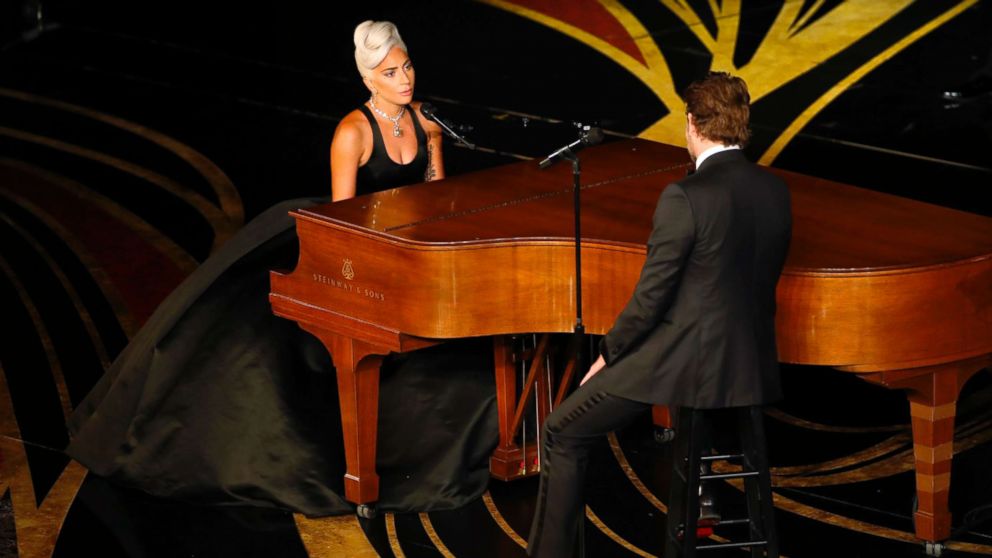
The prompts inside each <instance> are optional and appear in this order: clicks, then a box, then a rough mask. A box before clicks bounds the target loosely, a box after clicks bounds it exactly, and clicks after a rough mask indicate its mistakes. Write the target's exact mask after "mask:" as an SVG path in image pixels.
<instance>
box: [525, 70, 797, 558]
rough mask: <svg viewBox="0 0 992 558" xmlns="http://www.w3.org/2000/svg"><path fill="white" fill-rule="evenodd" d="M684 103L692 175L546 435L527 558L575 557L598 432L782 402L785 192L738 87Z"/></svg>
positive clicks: (667, 193) (735, 82)
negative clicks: (756, 149)
mask: <svg viewBox="0 0 992 558" xmlns="http://www.w3.org/2000/svg"><path fill="white" fill-rule="evenodd" d="M683 98H684V100H685V102H686V120H687V122H686V142H687V144H688V150H689V155H690V157H692V159H693V161H695V164H696V171H695V172H694V173H692V174H690V175H689V176H687V177H686V178H685V179H683V180H680V181H679V182H676V183H672V184H669V185H668V186H667V187H666V188H665V190H664V192H662V194H661V197H660V199H659V200H658V205H657V207H656V209H655V212H654V219H653V225H654V228H653V230H652V231H651V237H650V238H649V239H648V250H647V259H646V260H645V262H644V267H643V269H642V270H641V276H640V279H639V280H638V282H637V286H636V287H635V289H634V294H633V296H632V297H631V299H630V301H629V302H628V303H627V306H626V307H625V308H624V309H623V311H622V312H621V313H620V315H619V316H618V317H617V320H616V322H615V323H614V325H613V328H612V329H611V330H610V331H609V333H607V335H606V336H605V337H604V338H603V340H602V343H601V344H600V353H601V354H600V356H599V358H598V359H597V360H596V362H595V363H594V364H593V365H592V367H590V369H589V372H588V373H587V374H586V376H585V377H584V378H583V380H582V386H581V387H580V388H579V389H578V390H576V391H575V393H573V394H572V395H571V396H570V397H569V398H568V399H567V400H565V401H564V402H563V403H562V404H561V405H560V406H559V407H558V408H557V409H555V411H554V412H553V413H552V414H551V415H550V416H549V417H548V420H547V421H546V423H545V425H544V429H543V432H542V446H541V459H542V460H541V486H540V490H539V494H538V502H537V509H536V512H535V515H534V523H533V527H532V528H531V534H530V544H529V546H528V549H527V551H528V554H529V555H531V556H538V557H552V556H554V557H569V556H571V555H572V547H573V545H574V540H575V535H576V528H577V526H578V521H579V519H580V517H582V515H581V512H582V509H583V498H582V488H583V484H584V481H585V469H586V463H587V461H588V453H589V450H590V448H591V447H592V446H593V445H594V444H595V443H596V441H597V440H598V439H599V437H600V436H603V435H605V434H608V433H609V432H611V431H613V430H615V429H617V428H619V427H621V426H624V425H626V424H628V423H629V422H631V421H632V420H634V418H635V417H636V416H637V415H639V414H641V413H642V412H644V411H645V410H647V409H649V408H650V407H651V405H652V404H671V405H686V406H690V407H696V408H720V407H736V406H743V405H756V404H762V403H766V402H769V401H772V400H775V399H778V398H780V397H781V396H782V390H781V387H780V384H779V370H778V359H777V350H776V346H775V285H776V283H777V282H778V277H779V274H780V273H781V271H782V266H783V264H784V262H785V256H786V252H787V250H788V246H789V239H790V237H791V230H792V213H791V204H790V200H789V191H788V189H787V188H786V186H785V183H784V182H783V181H782V180H781V179H779V178H777V177H776V176H774V175H772V174H770V173H768V172H767V171H765V170H762V169H761V168H759V167H758V166H757V165H755V164H753V163H750V162H748V161H747V159H745V157H744V155H743V153H742V152H741V150H740V148H741V146H742V145H744V144H745V143H746V142H747V139H748V137H749V131H748V119H749V115H750V96H749V94H748V92H747V85H746V84H745V83H744V81H743V80H741V79H740V78H737V77H733V76H731V75H729V74H726V73H722V72H711V73H710V74H709V75H707V76H706V77H705V78H703V79H701V80H699V81H697V82H694V83H692V84H691V85H690V86H689V87H688V88H687V89H686V92H685V93H684V95H683Z"/></svg>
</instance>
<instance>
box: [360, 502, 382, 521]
mask: <svg viewBox="0 0 992 558" xmlns="http://www.w3.org/2000/svg"><path fill="white" fill-rule="evenodd" d="M355 512H356V513H357V514H358V517H361V518H362V519H375V518H376V516H377V515H379V508H377V507H376V506H375V504H358V509H357V510H355Z"/></svg>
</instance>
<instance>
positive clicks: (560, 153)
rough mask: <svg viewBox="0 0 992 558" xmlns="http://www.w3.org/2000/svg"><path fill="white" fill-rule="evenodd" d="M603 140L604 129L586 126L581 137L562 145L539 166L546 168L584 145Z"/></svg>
mask: <svg viewBox="0 0 992 558" xmlns="http://www.w3.org/2000/svg"><path fill="white" fill-rule="evenodd" d="M602 141H603V130H601V129H599V128H595V127H592V128H590V127H588V126H586V127H585V128H584V129H583V131H582V134H581V135H580V136H579V139H577V140H575V141H573V142H572V143H570V144H568V145H566V146H564V147H562V148H561V149H559V150H557V151H555V152H554V153H552V154H551V155H548V156H547V157H545V158H544V160H543V161H541V162H540V163H538V165H537V166H539V167H540V168H542V169H546V168H548V167H550V166H551V165H553V164H555V163H556V162H558V160H559V159H562V158H565V157H569V156H573V155H574V154H575V153H577V152H578V151H579V150H580V149H582V148H584V147H589V146H590V145H596V144H598V143H600V142H602Z"/></svg>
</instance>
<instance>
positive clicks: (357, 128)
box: [331, 109, 372, 153]
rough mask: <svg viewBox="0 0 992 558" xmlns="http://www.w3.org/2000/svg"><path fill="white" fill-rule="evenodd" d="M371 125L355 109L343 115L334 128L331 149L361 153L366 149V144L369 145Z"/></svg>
mask: <svg viewBox="0 0 992 558" xmlns="http://www.w3.org/2000/svg"><path fill="white" fill-rule="evenodd" d="M371 138H372V127H371V126H370V125H369V121H368V119H367V118H365V115H364V114H362V111H360V110H358V109H356V110H353V111H351V112H349V113H348V114H346V115H345V117H344V118H342V119H341V122H338V125H337V128H335V129H334V139H333V140H331V150H332V151H338V152H352V153H361V152H363V151H365V150H366V144H369V145H371V143H372V141H371Z"/></svg>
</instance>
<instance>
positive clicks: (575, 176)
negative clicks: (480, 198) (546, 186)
mask: <svg viewBox="0 0 992 558" xmlns="http://www.w3.org/2000/svg"><path fill="white" fill-rule="evenodd" d="M561 157H562V159H565V160H567V161H571V162H572V205H573V207H574V214H575V327H574V329H573V334H574V336H575V337H574V341H575V369H576V371H578V374H576V378H582V374H584V371H585V362H584V360H585V359H584V358H583V356H584V353H583V351H582V346H583V343H584V341H585V334H586V327H585V325H584V324H583V323H582V201H581V196H580V193H581V191H582V166H581V165H580V164H579V156H578V155H577V154H575V153H573V152H572V150H571V149H566V150H565V151H563V152H562V154H561Z"/></svg>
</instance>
